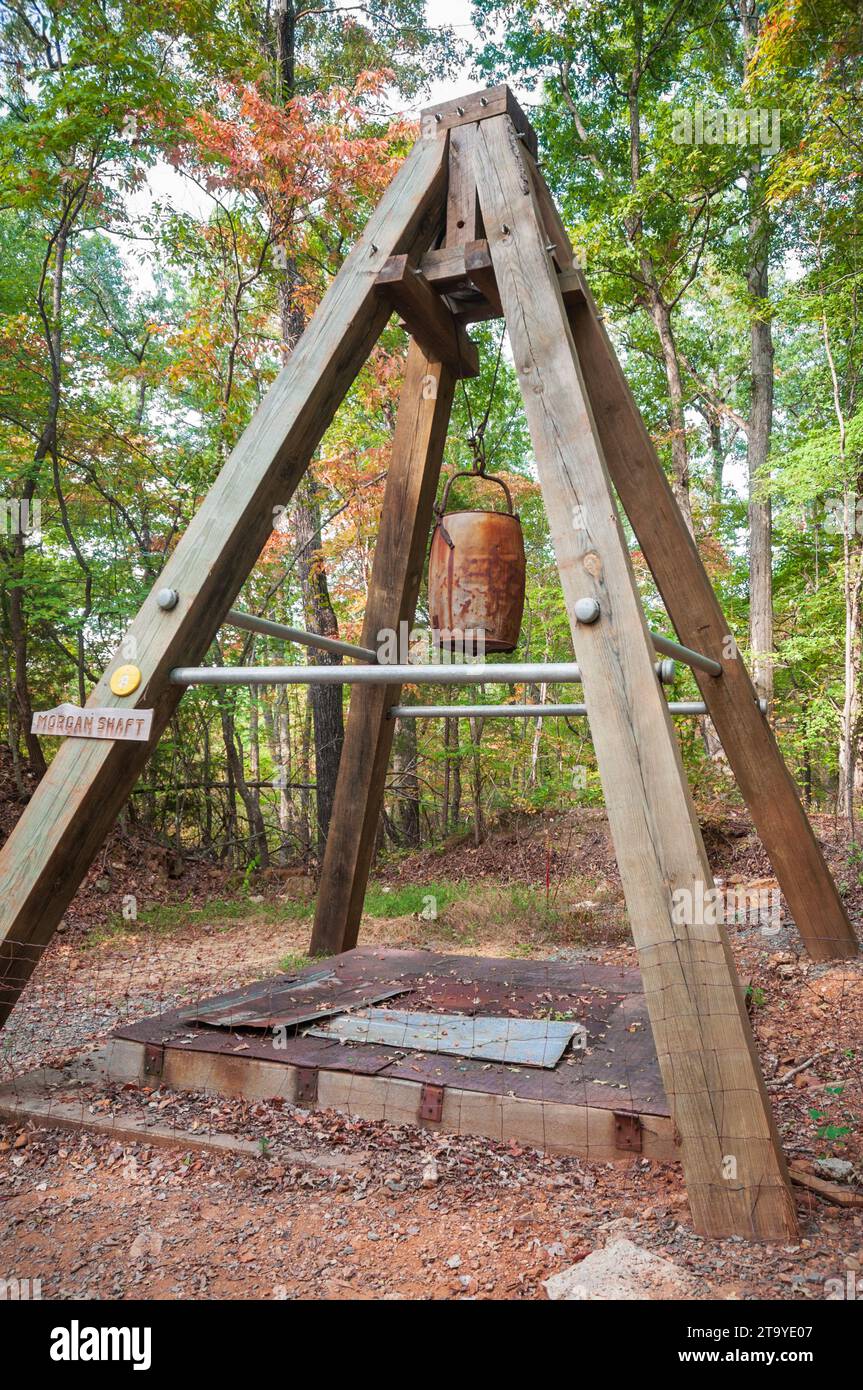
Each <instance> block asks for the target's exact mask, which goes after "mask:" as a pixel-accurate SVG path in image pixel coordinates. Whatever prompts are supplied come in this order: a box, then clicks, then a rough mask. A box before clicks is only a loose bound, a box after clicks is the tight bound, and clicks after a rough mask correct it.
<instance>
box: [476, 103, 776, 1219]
mask: <svg viewBox="0 0 863 1390" xmlns="http://www.w3.org/2000/svg"><path fill="white" fill-rule="evenodd" d="M477 138H478V157H477V161H476V173H477V185H478V189H479V198H480V206H481V208H482V212H483V219H484V222H485V226H486V230H487V233H488V238H489V246H490V249H491V254H492V260H493V262H494V268H495V272H496V275H497V284H498V289H499V291H500V296H501V299H502V301H503V305H504V310H505V313H506V321H507V326H508V329H509V334H510V341H511V343H512V350H513V358H514V361H515V366H516V370H517V372H518V377H519V383H520V386H521V390H522V396H523V399H524V406H525V412H526V415H527V420H528V425H529V427H530V432H531V438H532V441H533V447H534V452H535V455H536V460H537V467H538V470H539V476H540V483H541V485H542V490H543V496H544V498H545V503H546V511H547V513H548V517H549V524H550V527H551V534H552V540H553V543H554V547H555V551H556V554H557V561H558V568H559V570H560V573H561V579H562V583H563V590H564V598H565V601H566V606H567V611H568V613H569V615H570V625H571V629H572V638H573V643H574V646H575V651H576V657H577V660H578V663H579V666H580V667H581V671H582V680H583V688H584V697H585V702H586V704H587V707H588V713H589V718H590V727H591V733H592V736H593V742H594V748H595V750H596V757H597V762H598V765H599V772H600V777H601V780H602V785H603V790H604V793H605V801H606V806H607V810H608V818H609V823H610V827H611V832H612V837H613V840H614V845H615V849H616V852H617V860H618V864H619V867H620V874H621V879H622V881H623V888H624V893H625V895H626V904H627V909H628V912H629V918H630V923H631V926H632V931H633V936H634V938H635V944H636V947H637V949H638V957H639V963H640V966H641V974H642V980H643V983H644V992H645V998H646V1002H647V1006H648V1011H649V1014H650V1021H651V1026H652V1029H653V1034H654V1039H655V1041H656V1049H657V1055H658V1058H659V1063H660V1068H661V1070H662V1077H663V1083H664V1085H665V1090H666V1094H667V1096H668V1100H669V1102H670V1104H671V1107H672V1113H673V1116H674V1120H675V1124H676V1126H677V1129H678V1131H679V1133H680V1137H681V1148H682V1157H683V1164H684V1170H685V1174H686V1182H687V1189H688V1193H689V1202H690V1207H691V1210H692V1215H693V1220H694V1223H695V1226H696V1228H697V1229H698V1230H699V1231H701V1232H702V1233H704V1234H707V1235H711V1236H720V1235H731V1234H734V1235H742V1236H750V1237H752V1236H757V1237H763V1238H769V1239H776V1240H787V1239H790V1238H793V1236H794V1234H795V1232H796V1215H795V1205H794V1201H793V1198H792V1196H791V1191H790V1186H789V1182H788V1174H787V1170H786V1167H785V1161H784V1157H783V1154H782V1149H781V1145H780V1143H779V1139H778V1135H777V1132H776V1127H775V1124H774V1121H773V1116H772V1113H771V1109H770V1103H769V1100H768V1098H767V1093H766V1090H765V1087H764V1082H763V1078H762V1076H761V1071H760V1067H759V1064H758V1059H757V1056H756V1053H755V1048H754V1043H753V1040H752V1033H751V1029H750V1026H749V1020H748V1018H747V1016H746V1010H745V1008H744V1004H743V1000H742V994H741V990H740V989H739V986H738V982H737V978H736V973H735V969H734V962H733V958H732V956H731V951H730V948H729V945H728V941H727V938H726V936H725V932H724V929H723V927H722V926H721V924H715V923H714V922H713V921H712V920H711V919H712V914H711V913H710V912H707V913H705V912H704V911H703V909H702V910H701V911H699V909H698V904H699V903H701V904H703V903H704V901H705V896H704V895H705V894H706V893H708V894H709V890H710V888H711V887H712V882H713V881H712V876H711V873H710V868H709V865H708V862H707V856H706V853H705V850H704V845H703V843H702V840H701V835H700V833H699V829H698V823H697V820H696V816H695V810H694V807H693V805H692V801H691V798H690V795H689V788H688V786H687V784H686V778H685V775H684V772H683V766H682V762H681V758H680V750H679V748H678V746H677V741H676V738H675V736H674V731H673V729H672V725H671V721H670V718H669V715H668V711H667V709H666V707H665V702H664V700H663V698H662V694H661V692H660V687H659V684H658V682H657V680H656V677H655V675H654V671H653V648H652V645H651V641H650V636H649V633H648V630H647V626H646V623H645V620H644V614H643V612H642V608H641V602H640V598H639V594H638V588H637V585H636V582H635V576H634V574H633V572H632V566H631V563H630V558H629V551H628V547H627V544H626V538H625V536H624V534H623V531H622V528H621V525H620V522H619V519H618V516H617V510H616V507H615V502H614V496H613V493H612V487H611V481H610V479H609V476H608V471H607V469H606V466H605V459H604V456H603V451H602V447H601V444H600V442H599V438H598V433H597V429H596V424H595V421H594V418H593V415H592V412H591V409H590V404H589V402H588V399H587V393H586V390H585V386H584V380H583V377H582V373H581V369H580V366H579V362H578V358H577V356H576V353H575V348H574V344H573V341H572V337H571V335H570V332H569V329H568V325H567V322H566V311H565V309H564V305H563V300H562V298H561V294H560V290H559V287H558V283H557V276H556V274H555V272H554V267H553V265H552V262H551V258H550V256H549V253H548V251H547V250H546V232H545V229H544V226H543V224H542V219H541V212H540V209H539V208H538V206H537V204H536V202H535V199H534V194H533V189H532V186H531V182H530V179H529V176H528V175H527V173H526V170H525V166H524V163H523V161H522V158H521V150H520V147H519V144H518V142H517V141H516V139H515V131H514V130H513V127H512V124H511V122H510V121H509V120H508V119H507V118H506V117H501V118H499V119H497V120H490V121H483V122H482V123H481V125H480V126H479V128H478V137H477ZM584 597H589V598H593V599H596V600H597V602H598V603H599V606H600V613H601V616H600V618H599V621H598V622H595V623H593V624H591V625H589V626H588V625H583V624H579V623H578V621H577V620H576V617H575V606H576V603H577V601H578V600H579V599H581V598H584ZM707 901H708V902H709V898H708V899H707ZM679 918H683V919H684V920H679ZM701 919H706V920H701Z"/></svg>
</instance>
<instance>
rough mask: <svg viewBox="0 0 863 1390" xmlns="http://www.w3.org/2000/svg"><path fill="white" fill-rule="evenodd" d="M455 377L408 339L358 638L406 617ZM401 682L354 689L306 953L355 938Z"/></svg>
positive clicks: (395, 626)
mask: <svg viewBox="0 0 863 1390" xmlns="http://www.w3.org/2000/svg"><path fill="white" fill-rule="evenodd" d="M454 390H455V376H454V374H453V372H452V371H451V370H450V369H449V368H448V367H446V366H444V365H442V364H441V363H439V362H436V361H434V359H432V358H430V357H426V355H425V353H424V352H423V350H422V348H421V347H420V346H419V344H418V343H417V342H416V341H414V342H412V343H411V347H410V351H409V353H408V366H407V374H406V376H405V383H404V386H403V387H402V396H401V401H400V403H399V410H398V416H397V419H396V429H395V436H394V438H393V448H392V457H391V459H390V465H389V469H388V471H387V482H386V489H385V492H384V501H383V509H382V512H381V524H380V530H379V532H378V540H377V545H376V546H375V558H374V563H373V566H372V577H371V583H370V584H369V593H368V602H367V604H366V616H365V623H364V626H363V645H364V646H368V647H372V648H374V649H377V647H378V645H379V642H380V640H381V639H380V637H379V634H380V633H381V632H382V631H384V630H387V629H389V630H392V631H394V632H395V633H398V632H399V624H400V622H402V621H406V622H407V624H408V627H410V625H411V624H412V623H413V617H414V610H415V608H416V601H417V594H418V593H419V586H420V580H421V578H422V572H423V565H424V562H425V553H426V545H427V542H428V534H429V530H430V528H431V522H432V508H433V506H434V499H435V493H436V492H437V485H438V478H439V476H440V466H441V460H442V458H443V449H444V444H445V442H446V432H447V426H448V424H449V417H450V410H451V408H452V398H453V393H454ZM400 691H401V686H391V685H387V686H383V685H368V686H367V685H363V686H357V687H355V688H354V690H353V691H352V692H351V705H350V712H349V714H348V722H347V728H346V730H345V741H344V745H343V747H342V757H341V762H340V764H339V776H338V781H337V783H336V795H335V802H334V805H333V815H332V819H331V821H330V830H329V834H328V836H327V847H326V851H325V853H324V862H323V865H322V866H321V874H320V883H319V886H318V897H317V903H316V908H315V921H314V927H313V930H312V939H311V946H310V947H309V950H310V952H311V953H312V954H313V955H332V954H337V953H338V952H339V951H346V950H350V949H351V947H353V946H355V945H356V943H357V935H358V933H359V925H360V918H361V917H362V911H363V900H364V898H365V893H366V884H367V883H368V876H369V869H370V866H371V861H372V853H373V850H374V843H375V835H376V833H377V827H378V819H379V817H380V811H381V806H382V804H383V798H384V787H385V784H386V776H387V767H388V765H389V758H390V749H391V747H392V741H393V732H394V729H395V721H394V720H391V719H387V711H388V710H389V708H390V706H391V705H395V704H398V701H399V694H400Z"/></svg>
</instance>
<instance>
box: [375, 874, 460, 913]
mask: <svg viewBox="0 0 863 1390" xmlns="http://www.w3.org/2000/svg"><path fill="white" fill-rule="evenodd" d="M468 892H469V885H468V884H467V883H465V882H464V881H462V882H461V883H403V884H398V885H395V884H393V885H390V884H387V883H370V884H369V886H368V888H367V890H366V897H365V902H364V903H363V912H367V913H368V915H369V916H370V917H419V916H421V915H422V914H425V916H426V919H427V920H428V921H434V920H435V918H434V916H433V915H432V914H433V913H436V915H437V916H438V917H440V915H441V913H442V912H444V911H445V910H446V908H447V907H448V906H449V904H450V903H454V902H457V901H458V900H459V899H460V898H464V897H466V896H467V894H468Z"/></svg>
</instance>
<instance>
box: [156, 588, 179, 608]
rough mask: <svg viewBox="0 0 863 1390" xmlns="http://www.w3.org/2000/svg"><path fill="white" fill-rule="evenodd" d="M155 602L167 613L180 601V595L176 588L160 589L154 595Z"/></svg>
mask: <svg viewBox="0 0 863 1390" xmlns="http://www.w3.org/2000/svg"><path fill="white" fill-rule="evenodd" d="M156 602H157V603H158V605H159V607H160V608H163V609H164V610H165V612H166V613H167V612H169V611H170V609H172V608H176V607H177V604H178V603H179V602H180V595H179V594H178V593H177V590H176V589H160V590H159V592H158V593H157V595H156Z"/></svg>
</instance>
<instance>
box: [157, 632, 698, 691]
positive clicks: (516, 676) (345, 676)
mask: <svg viewBox="0 0 863 1390" xmlns="http://www.w3.org/2000/svg"><path fill="white" fill-rule="evenodd" d="M254 621H255V622H257V621H258V619H255V620H254ZM260 621H264V619H261V620H260ZM663 668H664V669H663ZM656 674H657V675H658V676H659V678H660V680H665V681H669V680H673V679H674V672H673V670H671V669H670V663H668V662H666V661H660V662H657V664H656ZM580 680H581V670H580V668H579V667H578V666H576V665H575V663H574V662H572V661H558V662H553V661H552V662H534V663H530V662H527V663H526V662H516V661H506V662H503V661H502V662H489V663H485V662H464V663H454V664H452V665H450V664H449V663H447V662H441V663H437V662H435V663H433V664H432V665H428V666H420V665H416V666H412V665H405V666H397V665H392V666H389V665H387V664H386V663H384V662H378V663H377V664H375V665H367V666H177V667H175V669H174V670H173V671H172V672H171V681H172V683H173V684H174V685H522V684H528V685H540V684H542V683H543V682H545V683H546V684H551V683H552V682H555V681H560V682H563V683H566V682H572V681H580Z"/></svg>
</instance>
